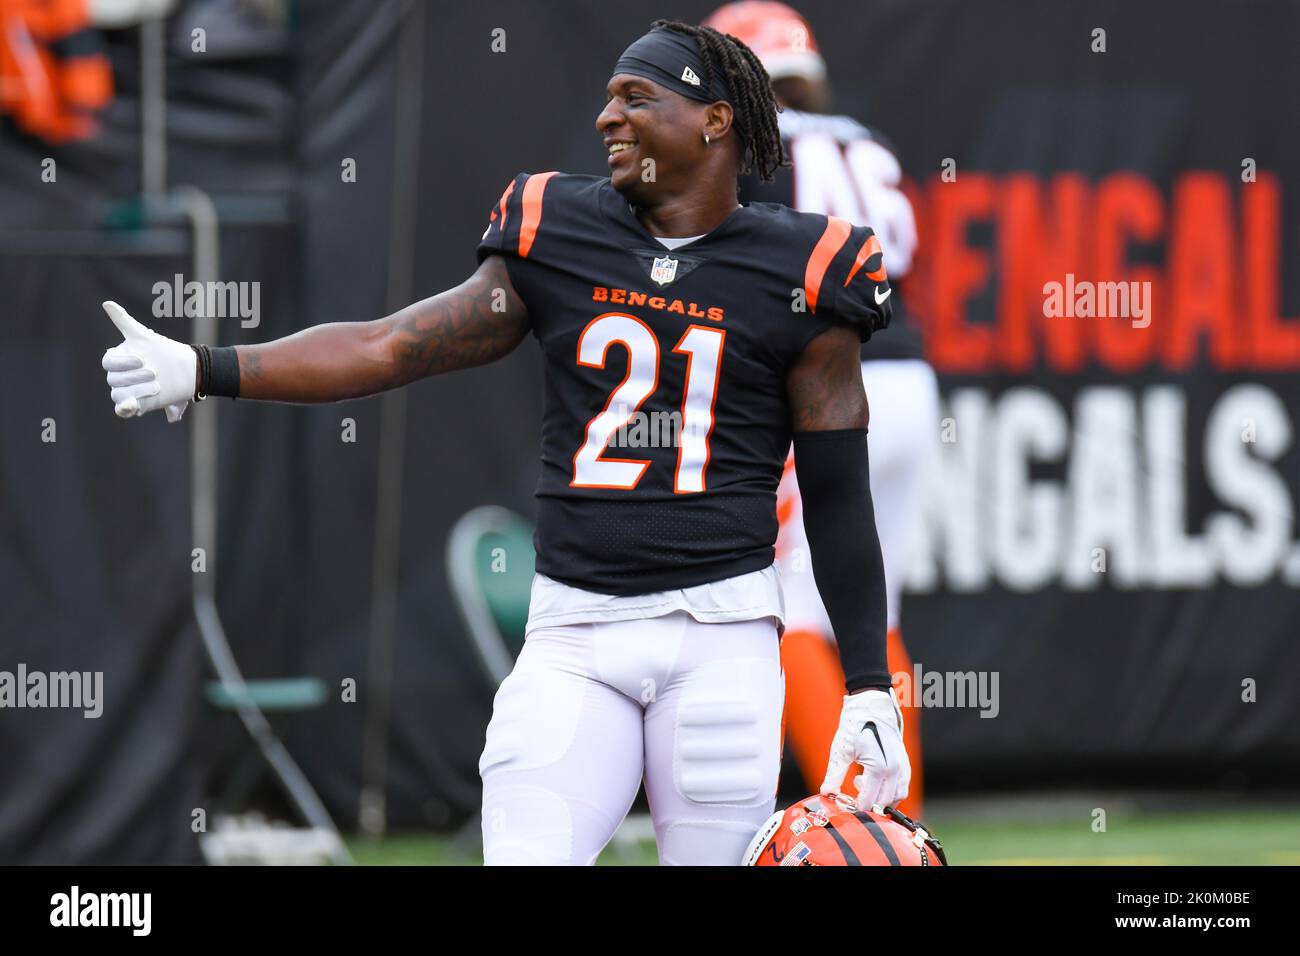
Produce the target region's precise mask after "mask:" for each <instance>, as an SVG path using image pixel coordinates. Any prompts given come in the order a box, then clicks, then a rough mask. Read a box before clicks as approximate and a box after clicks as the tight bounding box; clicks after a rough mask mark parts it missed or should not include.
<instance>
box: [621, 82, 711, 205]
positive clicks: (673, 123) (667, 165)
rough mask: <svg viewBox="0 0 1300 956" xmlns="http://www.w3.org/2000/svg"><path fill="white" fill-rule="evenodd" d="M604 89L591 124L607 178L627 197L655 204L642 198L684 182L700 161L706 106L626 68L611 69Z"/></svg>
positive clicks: (705, 121)
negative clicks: (602, 101) (604, 98)
mask: <svg viewBox="0 0 1300 956" xmlns="http://www.w3.org/2000/svg"><path fill="white" fill-rule="evenodd" d="M606 92H607V94H608V95H609V102H608V103H606V104H605V108H604V109H603V110H601V111H600V115H599V116H597V117H596V129H597V130H599V131H600V134H601V136H602V138H603V139H604V142H605V149H606V150H607V151H608V153H609V178H610V182H611V183H612V184H613V186H614V188H615V189H617V190H618V191H619V192H620V193H622V194H623V195H624V196H625V197H626V198H627V199H628V201H629V202H632V203H635V204H637V205H642V206H645V205H654V203H653V201H647V200H653V199H654V197H656V196H658V195H663V194H664V193H669V192H671V191H672V190H673V189H674V188H675V187H676V186H679V185H680V184H682V183H684V182H685V181H687V180H688V179H689V177H690V176H691V175H692V174H693V173H694V172H695V170H696V168H697V167H698V166H699V164H700V163H701V162H702V160H703V158H704V155H705V153H704V150H705V149H706V148H707V147H706V146H705V145H704V132H705V129H706V126H708V116H707V114H708V111H709V107H708V106H707V105H706V104H703V103H697V102H695V101H694V100H689V99H687V98H686V97H684V96H681V95H679V94H677V93H674V92H673V91H672V90H669V89H666V88H664V87H662V86H660V85H659V84H658V83H655V82H654V81H653V80H648V79H646V78H645V77H641V76H635V75H633V74H630V73H618V74H616V75H615V76H614V77H613V78H612V79H611V80H610V81H609V86H608V87H607V89H606ZM647 160H652V161H653V163H650V162H647ZM652 172H653V176H652V175H651V173H652Z"/></svg>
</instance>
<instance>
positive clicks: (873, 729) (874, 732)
mask: <svg viewBox="0 0 1300 956" xmlns="http://www.w3.org/2000/svg"><path fill="white" fill-rule="evenodd" d="M868 727H870V728H871V736H873V737H875V738H876V746H877V747H879V748H880V756H881V758H882V759H883V760H884V761H885V766H886V767H888V766H889V755H888V754H886V753H885V745H884V744H882V743H881V742H880V731H878V730H876V723H875V721H872V720H868V721H867V722H866V723H865V724H863V725H862V730H866V729H867V728H868ZM861 732H862V731H861V730H860V731H858V733H861Z"/></svg>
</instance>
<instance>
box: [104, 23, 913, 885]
mask: <svg viewBox="0 0 1300 956" xmlns="http://www.w3.org/2000/svg"><path fill="white" fill-rule="evenodd" d="M606 92H607V102H606V105H605V107H604V109H602V110H601V112H600V114H599V115H598V116H597V117H596V118H595V119H596V129H597V131H598V133H599V134H600V137H601V139H602V141H603V144H604V147H605V151H606V152H607V154H608V164H609V176H608V177H607V178H606V177H593V176H571V175H563V174H560V173H554V172H544V173H534V174H531V175H530V174H521V175H519V176H517V177H516V178H515V179H514V180H513V181H512V182H510V183H509V184H508V185H507V186H506V188H505V191H504V192H503V193H502V194H501V197H500V199H499V200H498V201H497V203H496V205H495V207H494V208H493V209H492V210H491V213H490V215H489V221H488V224H487V229H486V230H485V232H484V233H483V236H482V239H481V241H480V243H479V246H478V258H479V263H480V265H479V267H478V270H477V271H476V272H475V273H474V274H473V275H472V276H470V277H469V278H468V279H467V280H465V282H463V283H462V284H460V285H458V286H456V287H455V288H453V289H450V290H448V291H446V292H443V293H441V294H439V295H436V296H433V297H432V298H430V299H427V300H425V301H422V302H418V303H416V304H414V305H411V306H408V307H407V308H405V309H403V310H401V311H400V312H398V313H396V314H394V315H391V316H388V317H387V318H383V319H379V320H376V321H373V322H360V323H335V324H326V325H320V326H316V327H314V328H310V329H306V330H304V331H301V332H298V333H297V334H295V335H291V336H288V337H286V338H283V339H279V340H277V341H273V342H268V343H265V344H259V345H252V346H238V347H233V348H208V347H206V346H203V345H196V346H189V345H184V344H181V343H178V342H173V341H171V340H169V339H166V338H164V337H162V336H160V335H157V334H156V333H154V332H151V331H150V330H148V329H145V328H144V327H143V326H141V325H139V324H138V323H137V322H135V321H134V320H133V319H131V318H130V316H128V315H126V313H125V312H123V311H122V310H121V309H120V308H118V307H117V306H115V305H113V304H112V303H107V304H106V308H107V309H108V311H109V314H110V316H111V317H112V318H113V320H114V322H115V323H117V326H118V328H119V329H120V330H121V332H122V334H123V336H124V337H125V341H124V342H123V343H122V344H120V345H118V346H116V347H115V348H112V349H109V350H108V352H107V353H106V354H105V356H104V360H103V364H104V367H105V368H106V369H107V370H108V373H109V374H108V379H109V385H110V387H111V389H112V392H111V397H112V400H113V403H114V405H115V408H116V411H117V413H118V414H119V415H120V416H124V417H129V416H132V415H138V414H142V413H145V412H149V411H152V410H155V409H158V408H166V409H167V414H168V417H169V419H171V420H173V421H175V420H178V419H179V418H180V417H181V415H182V414H183V413H184V411H185V407H186V405H187V404H188V403H189V402H190V401H191V400H199V399H202V398H204V397H207V396H213V395H225V396H232V397H237V398H241V399H245V400H247V399H254V400H262V401H279V402H332V401H340V400H343V399H352V398H358V397H360V396H363V395H373V394H375V393H377V392H382V391H384V390H385V389H390V388H396V387H399V386H401V385H405V384H406V383H408V382H412V381H415V380H417V379H420V378H422V377H424V376H428V375H436V374H439V373H443V372H450V371H453V370H455V369H461V368H468V367H471V366H475V365H482V364H484V363H486V362H491V361H493V360H494V359H497V358H500V357H501V356H503V355H505V354H507V353H509V352H510V351H511V350H513V349H514V348H515V347H516V346H518V345H519V343H520V342H521V341H523V339H524V338H525V337H526V336H527V335H529V334H530V333H531V334H532V335H533V336H534V337H535V338H536V340H537V342H538V345H539V346H540V350H541V355H542V361H543V363H544V366H545V399H544V411H543V426H542V436H541V478H540V481H539V484H538V488H537V497H538V515H537V533H536V547H537V575H536V577H535V579H534V582H533V591H532V599H531V604H530V608H529V618H528V623H527V626H526V632H527V633H526V640H525V644H524V647H523V650H522V651H521V653H520V656H519V659H518V661H517V662H516V664H515V667H514V670H513V671H512V672H511V674H510V675H509V676H508V677H507V678H506V680H505V681H504V682H503V683H502V685H501V687H500V689H499V691H498V693H497V695H496V699H495V701H494V704H493V715H492V720H491V723H490V725H489V726H488V731H487V741H486V744H485V746H484V750H483V755H482V758H481V760H480V763H479V770H480V774H481V776H482V779H483V848H484V859H485V862H487V863H489V864H502V863H530V864H531V863H550V864H589V863H592V862H593V861H594V860H595V858H596V856H597V855H598V854H599V853H600V851H601V849H602V848H603V847H604V846H605V844H606V843H607V842H608V840H609V839H610V837H611V836H612V835H613V833H614V831H615V829H616V828H617V827H618V826H619V824H620V823H621V822H622V820H623V818H624V816H625V815H626V814H627V811H628V810H629V808H630V807H631V805H632V801H633V799H634V798H635V796H636V793H637V790H638V787H639V786H640V784H641V782H642V778H643V777H644V780H645V786H646V791H647V795H648V797H649V802H650V811H651V814H652V816H653V819H654V826H655V832H656V836H657V840H658V846H659V854H660V860H661V861H662V862H663V863H666V864H729V865H735V864H738V863H739V862H740V860H741V857H742V854H743V851H744V850H745V847H746V846H747V845H748V843H749V842H750V839H751V837H752V836H753V834H754V831H755V830H756V829H757V828H758V827H759V826H760V824H762V823H763V822H764V821H765V820H766V819H767V818H768V817H769V815H770V814H771V813H772V809H773V806H774V803H775V792H776V784H777V771H778V766H779V763H780V753H781V714H782V703H783V695H784V688H783V679H782V673H781V666H780V654H779V637H780V634H781V629H782V627H783V615H784V610H783V605H782V596H781V590H780V585H779V582H778V577H777V571H776V568H775V567H774V566H773V560H774V542H775V540H776V534H777V518H776V489H777V485H778V484H779V482H780V478H781V472H782V466H783V463H784V461H785V458H786V452H787V450H788V449H789V447H790V444H791V440H792V437H793V442H794V447H795V449H796V454H797V460H798V470H799V478H800V481H801V483H802V486H803V490H804V501H805V503H804V513H805V514H804V524H805V526H806V528H807V535H808V541H809V543H810V545H811V549H812V555H813V563H814V566H815V568H816V572H817V578H818V583H819V585H820V587H821V593H822V596H823V598H824V599H825V604H826V609H827V612H828V614H829V616H830V619H831V621H832V623H833V625H834V629H835V634H836V636H837V638H838V640H839V648H840V657H841V659H842V662H843V673H844V675H845V686H844V687H843V688H842V690H843V691H844V693H843V694H842V705H841V710H842V712H843V719H842V721H841V725H842V726H841V731H842V732H841V734H840V736H839V737H838V739H837V741H836V744H835V746H834V747H833V748H832V754H831V762H832V771H835V770H838V773H839V774H840V776H843V774H844V772H845V770H846V769H847V768H848V766H849V764H850V763H851V762H855V761H856V762H858V763H860V764H861V766H862V767H863V777H864V778H865V779H862V778H860V781H861V786H860V792H859V800H860V801H861V802H862V803H863V805H864V807H865V806H869V805H870V804H871V803H881V804H888V803H893V802H895V801H897V800H898V799H900V798H901V797H903V796H905V795H906V793H907V786H908V774H909V770H908V764H907V756H906V753H905V751H904V749H903V745H902V739H901V732H902V718H901V715H900V713H899V709H898V705H897V700H896V698H895V696H894V693H893V690H892V688H891V686H890V675H889V669H888V667H887V666H886V653H885V620H886V612H885V590H884V576H883V568H882V563H881V555H880V545H879V542H878V540H877V538H876V533H875V518H874V515H873V512H872V504H871V495H870V490H869V486H868V475H869V463H868V458H867V440H866V435H867V423H868V408H867V400H866V395H865V394H864V392H863V388H862V377H861V374H860V373H859V370H858V349H859V345H860V343H861V342H862V341H864V340H866V339H867V338H869V337H870V336H871V335H872V334H873V333H874V332H877V331H879V330H880V329H883V328H884V327H885V326H886V325H887V324H888V321H889V317H890V302H889V299H890V295H891V290H890V287H889V283H888V281H887V279H886V277H885V275H884V272H883V270H882V266H881V251H880V244H879V241H878V240H877V239H876V238H875V236H874V235H873V233H872V231H871V229H869V228H867V227H866V226H862V225H853V224H851V223H849V222H848V221H847V220H845V219H842V218H836V217H828V216H824V215H812V214H805V213H799V212H795V211H792V210H790V209H788V208H786V207H784V206H778V205H769V204H762V203H758V204H752V205H749V206H741V205H740V203H739V202H738V201H737V177H738V175H739V174H740V173H741V172H743V171H749V170H753V171H755V172H756V173H757V174H758V175H760V176H763V177H767V176H770V175H771V174H772V172H773V171H774V170H775V169H777V168H778V167H779V166H780V165H781V163H782V161H783V154H782V148H781V140H780V135H779V132H778V129H777V119H776V104H775V101H774V100H773V97H772V92H771V87H770V85H769V82H768V78H767V75H766V73H765V72H764V71H763V67H762V65H761V64H760V63H759V61H758V60H757V58H755V56H754V55H753V54H752V53H751V52H750V51H749V50H748V49H746V48H745V47H744V46H743V45H742V44H740V43H737V42H736V41H734V40H731V39H728V38H726V37H724V36H722V35H721V34H719V33H717V32H715V31H713V30H709V29H704V28H699V27H694V26H689V25H686V24H683V23H679V22H669V21H656V23H655V24H654V25H653V26H652V29H651V30H650V31H649V32H648V33H646V34H645V35H644V36H642V37H640V38H639V39H637V40H636V41H635V42H634V43H632V45H631V46H629V47H628V48H627V50H626V51H625V52H624V53H623V55H622V56H621V57H620V58H619V59H618V62H617V63H616V64H615V66H614V69H613V71H612V75H611V77H610V80H609V83H608V87H607V91H606ZM639 416H651V417H652V419H653V420H656V421H658V420H668V421H675V422H677V427H676V430H675V432H671V433H670V435H669V440H663V441H657V442H638V443H632V447H627V446H628V445H629V444H630V443H629V442H627V441H625V440H624V439H625V437H626V435H627V434H629V432H628V430H627V429H626V428H625V426H627V425H629V423H631V424H633V425H636V424H637V423H638V422H640V421H642V420H643V419H641V418H640V417H639Z"/></svg>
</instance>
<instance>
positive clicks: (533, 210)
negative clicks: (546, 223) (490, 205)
mask: <svg viewBox="0 0 1300 956" xmlns="http://www.w3.org/2000/svg"><path fill="white" fill-rule="evenodd" d="M554 175H555V173H553V172H550V173H538V174H537V175H536V176H529V177H528V179H527V181H526V182H525V183H524V197H523V206H524V218H523V220H522V221H521V222H520V224H519V257H520V258H521V259H527V258H528V253H529V251H530V250H531V249H532V248H533V240H534V239H536V238H537V227H538V226H540V225H541V224H542V195H543V193H545V192H546V184H547V183H548V182H549V181H550V179H551V177H552V176H554Z"/></svg>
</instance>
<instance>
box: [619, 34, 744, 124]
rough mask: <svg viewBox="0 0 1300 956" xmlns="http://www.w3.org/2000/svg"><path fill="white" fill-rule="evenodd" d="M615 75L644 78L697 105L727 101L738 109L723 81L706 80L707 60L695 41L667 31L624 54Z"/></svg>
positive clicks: (645, 38)
mask: <svg viewBox="0 0 1300 956" xmlns="http://www.w3.org/2000/svg"><path fill="white" fill-rule="evenodd" d="M614 73H615V74H618V73H631V74H633V75H634V76H643V77H645V78H646V79H647V80H654V81H655V82H656V83H658V84H659V85H660V86H666V87H668V89H670V90H672V91H673V92H674V93H680V94H681V95H682V96H685V97H686V98H687V99H692V100H695V101H696V102H697V103H716V102H718V100H726V101H727V102H728V103H731V105H732V106H735V105H736V104H735V103H734V102H732V99H731V91H730V90H729V89H727V84H726V81H725V80H723V78H722V77H720V76H714V77H713V80H712V82H710V81H709V80H706V79H705V76H704V60H703V59H702V58H701V57H700V49H699V46H698V45H697V44H696V42H695V39H694V38H693V37H689V36H686V35H685V34H682V33H678V32H677V31H676V30H669V29H667V28H665V27H656V28H655V29H653V30H651V31H650V32H649V33H647V34H646V35H645V36H643V37H641V38H640V39H638V40H636V41H635V42H633V44H632V45H631V46H630V47H628V48H627V49H626V50H624V51H623V55H622V56H620V57H619V58H618V62H617V63H615V64H614Z"/></svg>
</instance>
